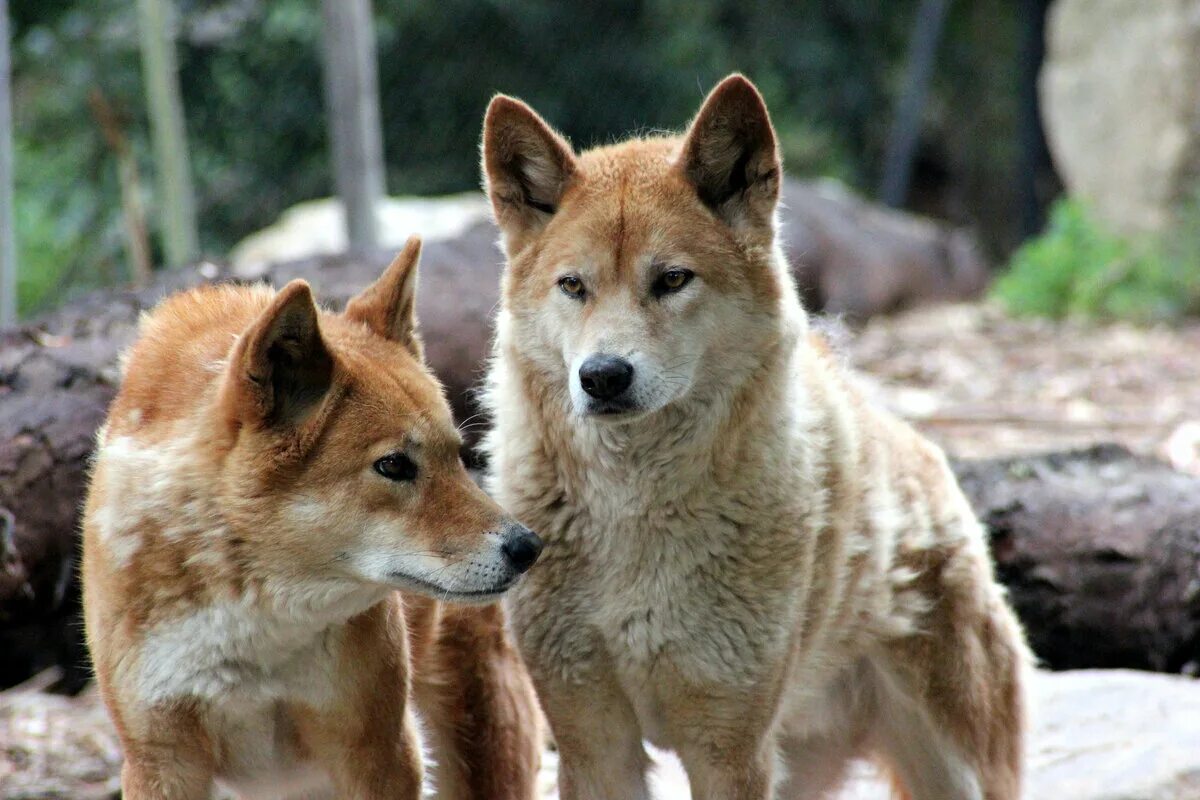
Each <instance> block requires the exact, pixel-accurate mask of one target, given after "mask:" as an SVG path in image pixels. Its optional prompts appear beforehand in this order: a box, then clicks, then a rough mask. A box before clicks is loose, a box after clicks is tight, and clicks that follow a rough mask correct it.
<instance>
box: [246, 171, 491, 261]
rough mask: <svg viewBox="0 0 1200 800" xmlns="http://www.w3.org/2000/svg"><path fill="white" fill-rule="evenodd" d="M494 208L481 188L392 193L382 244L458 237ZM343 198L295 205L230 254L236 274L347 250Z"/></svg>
mask: <svg viewBox="0 0 1200 800" xmlns="http://www.w3.org/2000/svg"><path fill="white" fill-rule="evenodd" d="M490 216H491V208H490V207H489V206H488V203H487V200H486V198H484V196H483V195H482V194H480V193H478V192H465V193H463V194H456V195H447V196H445V197H388V198H384V200H383V202H382V203H381V204H380V209H379V232H380V241H379V245H380V247H384V248H391V249H396V250H398V249H400V248H401V247H402V246H403V245H404V242H405V241H406V240H407V239H408V237H409V236H411V235H412V234H414V233H417V234H420V235H421V238H422V239H424V240H425V241H426V242H440V241H444V240H446V239H454V238H456V237H457V236H459V235H460V234H462V232H463V231H465V230H466V229H467V228H469V227H471V226H472V225H474V224H476V223H478V222H481V221H483V220H486V219H489V218H490ZM344 220H345V212H344V211H343V209H342V204H341V200H339V199H337V198H331V197H326V198H323V199H320V200H309V201H308V202H306V203H300V204H299V205H295V206H292V207H291V208H289V209H288V210H287V211H284V212H283V214H282V215H280V217H279V220H278V221H277V222H276V223H275V224H274V225H272V226H270V227H269V228H264V229H263V230H261V231H258V232H257V233H253V234H251V235H249V236H247V237H246V238H245V239H243V240H242V241H240V242H238V243H237V244H236V245H235V246H234V248H233V250H232V251H230V253H229V262H230V266H231V268H232V271H233V274H234V275H236V276H237V277H239V278H258V277H261V276H262V275H263V274H264V273H266V271H267V269H268V268H269V267H270V266H271V265H273V264H279V263H281V262H284V261H296V260H298V259H303V258H312V257H313V256H322V255H334V254H337V253H342V252H345V250H346V228H345V221H344Z"/></svg>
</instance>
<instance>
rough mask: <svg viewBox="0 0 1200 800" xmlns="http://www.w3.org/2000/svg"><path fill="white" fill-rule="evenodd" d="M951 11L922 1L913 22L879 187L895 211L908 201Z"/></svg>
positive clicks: (944, 0)
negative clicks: (924, 116)
mask: <svg viewBox="0 0 1200 800" xmlns="http://www.w3.org/2000/svg"><path fill="white" fill-rule="evenodd" d="M949 9H950V0H921V5H920V7H919V8H918V9H917V18H916V21H915V22H914V23H913V32H912V39H911V41H910V42H909V46H908V58H907V66H906V67H905V70H904V71H905V87H904V91H903V92H902V93H901V95H900V102H899V103H898V104H897V105H896V115H895V118H894V119H893V121H892V130H891V133H889V134H888V140H887V148H886V150H885V152H884V155H883V180H882V181H881V182H880V187H879V199H880V200H882V201H883V202H884V203H886V204H887V205H889V206H892V207H894V208H899V207H900V206H902V205H904V201H905V200H907V199H908V188H909V184H910V183H911V181H912V170H913V160H914V159H915V158H916V153H917V143H918V139H919V137H920V135H921V112H922V111H923V110H924V109H925V99H926V98H927V97H928V96H929V83H930V81H931V79H932V78H933V66H934V63H935V59H936V57H937V50H938V44H939V43H940V42H941V40H942V31H943V30H944V29H945V24H946V12H947V11H948V10H949Z"/></svg>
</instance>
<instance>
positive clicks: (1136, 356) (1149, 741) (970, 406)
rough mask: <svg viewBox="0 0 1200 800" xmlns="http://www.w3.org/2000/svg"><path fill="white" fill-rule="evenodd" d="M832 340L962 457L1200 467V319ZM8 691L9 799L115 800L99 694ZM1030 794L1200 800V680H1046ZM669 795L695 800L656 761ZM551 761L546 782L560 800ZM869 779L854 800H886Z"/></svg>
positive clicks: (971, 315)
mask: <svg viewBox="0 0 1200 800" xmlns="http://www.w3.org/2000/svg"><path fill="white" fill-rule="evenodd" d="M830 335H831V337H832V338H834V339H835V340H836V342H837V343H838V346H839V347H840V349H841V350H842V352H843V353H844V354H845V358H846V360H847V361H848V363H850V364H852V365H853V366H855V367H856V368H858V369H859V370H861V371H862V373H863V374H864V380H866V381H867V382H868V383H869V384H870V385H871V386H872V387H873V390H874V391H875V392H876V393H877V394H878V395H879V398H880V399H881V400H882V401H883V402H885V403H887V404H888V405H890V406H891V407H892V408H894V409H895V410H897V411H898V412H899V413H901V414H902V415H904V416H905V417H907V418H909V419H911V420H913V421H914V422H915V423H916V424H917V425H918V426H919V427H920V428H922V429H923V430H924V431H926V432H927V433H928V434H929V435H930V436H932V437H933V438H934V439H936V440H937V441H939V442H940V443H941V444H942V445H943V446H945V447H946V448H947V450H948V451H950V452H951V453H952V454H955V455H959V456H964V457H977V456H998V455H1005V454H1017V453H1028V452H1036V451H1041V450H1050V449H1063V448H1067V447H1073V446H1082V445H1088V444H1094V443H1097V442H1118V443H1122V444H1125V445H1126V446H1128V447H1129V448H1130V449H1132V450H1134V451H1135V452H1138V453H1141V454H1145V455H1155V456H1158V457H1161V458H1164V459H1166V460H1168V461H1170V462H1171V463H1172V464H1174V465H1175V466H1176V467H1177V468H1179V469H1183V470H1185V471H1190V472H1193V473H1196V474H1200V432H1198V431H1200V367H1198V366H1197V365H1198V363H1200V361H1198V360H1197V359H1198V354H1200V325H1195V324H1194V325H1190V326H1186V327H1183V328H1179V329H1165V328H1164V329H1149V330H1146V329H1136V328H1132V327H1127V326H1120V325H1117V326H1086V325H1081V324H1075V323H1063V324H1056V323H1047V322H1037V321H1020V320H1013V319H1011V318H1009V317H1007V316H1005V315H1003V314H1002V313H1000V312H999V311H997V310H996V309H994V308H991V307H989V306H986V305H979V304H972V305H951V306H944V307H939V308H932V309H924V310H918V311H912V312H907V313H904V314H901V315H897V316H893V317H886V318H877V319H876V320H874V321H872V322H870V323H869V324H868V325H867V326H866V327H865V328H863V329H861V330H858V331H848V330H845V329H840V330H839V329H838V328H837V326H836V325H834V326H833V328H832V332H831V334H830ZM46 682H47V681H45V680H43V681H42V682H40V683H35V684H34V685H32V686H27V687H26V688H24V689H16V690H10V691H9V692H6V693H3V694H0V798H5V799H7V800H17V799H18V798H21V799H23V800H31V799H32V798H107V797H111V796H112V795H113V792H114V790H115V787H116V775H117V772H118V768H119V759H120V755H119V751H118V748H117V746H116V742H115V739H114V737H113V734H112V731H111V728H110V727H109V724H108V722H107V720H106V718H105V716H104V714H103V712H102V709H101V708H100V707H99V704H98V701H97V698H96V695H95V693H94V691H88V692H85V693H84V694H83V695H81V696H80V697H78V698H74V699H68V698H63V697H59V696H55V695H49V694H46V693H44V692H42V691H40V688H41V686H42V684H44V683H46ZM1033 690H1034V691H1033V696H1034V703H1035V706H1036V708H1037V714H1036V716H1037V720H1036V724H1035V728H1034V735H1033V737H1032V740H1031V743H1030V748H1029V773H1030V778H1029V786H1028V791H1027V793H1026V797H1027V798H1029V800H1041V799H1042V798H1047V800H1049V799H1050V798H1055V799H1056V800H1057V799H1058V798H1071V800H1168V799H1170V800H1185V799H1187V798H1200V683H1198V682H1196V681H1194V680H1191V679H1188V678H1183V677H1173V676H1164V675H1153V674H1149V673H1132V672H1119V671H1078V672H1065V673H1056V674H1049V673H1045V674H1040V675H1039V676H1038V678H1037V680H1036V681H1035V683H1034V687H1033ZM659 760H660V762H661V764H662V767H661V769H659V770H658V775H657V780H658V785H659V787H660V792H659V795H658V796H659V797H661V798H664V799H666V800H676V798H679V799H680V800H682V799H683V798H686V797H687V794H686V791H687V790H686V783H685V782H683V778H682V775H681V773H680V771H679V769H678V765H677V764H676V763H675V762H674V761H673V760H672V759H670V758H669V757H666V756H662V757H660V758H659ZM554 766H555V759H554V754H553V753H549V754H548V755H547V763H546V774H545V776H544V778H545V783H546V786H547V792H548V796H553V793H552V788H551V787H552V785H553V773H554ZM883 796H884V794H883V791H882V784H880V783H879V781H878V780H877V779H876V778H874V777H873V776H872V775H871V774H870V772H869V770H866V769H865V768H864V770H863V771H862V774H861V775H860V776H859V777H858V778H857V779H856V781H855V783H854V786H853V787H851V788H849V789H848V790H847V792H846V793H845V795H844V797H845V798H847V800H849V798H853V799H854V800H868V799H870V800H874V798H881V797H883Z"/></svg>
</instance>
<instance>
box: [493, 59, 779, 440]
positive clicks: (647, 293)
mask: <svg viewBox="0 0 1200 800" xmlns="http://www.w3.org/2000/svg"><path fill="white" fill-rule="evenodd" d="M483 172H484V180H485V183H486V186H487V190H488V194H489V196H490V197H491V201H492V206H493V208H494V211H495V215H496V220H497V222H498V224H499V225H500V229H501V231H502V234H503V241H504V246H505V249H506V250H507V254H508V258H509V263H508V269H507V271H506V273H505V278H504V289H503V296H504V309H503V313H502V318H501V325H502V326H503V327H504V331H505V336H507V337H509V340H510V341H511V342H512V343H513V346H514V348H515V350H516V351H517V352H518V354H519V357H520V358H521V359H522V360H523V362H524V363H525V364H526V365H527V366H528V367H529V368H532V369H534V370H536V371H538V372H539V373H541V374H542V375H543V376H544V378H545V379H546V380H547V382H548V383H549V384H550V385H551V386H557V387H559V388H560V389H562V391H563V393H564V394H568V395H569V397H570V404H571V406H572V407H573V409H574V410H575V412H576V413H577V414H578V415H580V416H582V417H588V418H604V419H613V420H618V419H619V420H630V419H635V418H638V417H642V416H645V415H648V414H651V413H653V412H655V411H657V410H659V409H661V408H663V407H664V406H667V405H668V404H671V403H673V402H676V401H680V400H681V399H683V398H687V397H692V398H695V399H696V400H698V401H701V402H703V401H704V400H705V399H707V398H711V397H713V396H714V393H715V392H716V393H719V392H730V391H731V390H733V389H735V388H736V386H733V385H730V382H731V381H736V380H738V374H739V371H742V372H743V373H746V372H748V371H749V370H751V369H752V368H753V364H754V363H757V362H758V360H759V357H758V356H757V355H756V354H757V353H758V352H759V351H760V350H761V348H762V347H763V346H764V345H765V344H766V343H767V342H768V341H770V338H771V337H772V336H773V335H774V333H775V331H776V330H777V328H778V325H777V315H778V311H777V309H778V308H779V305H780V304H779V299H780V297H781V296H782V293H783V292H785V291H786V288H787V287H788V285H789V283H788V280H789V279H788V278H787V277H786V275H785V274H784V270H783V266H782V263H783V262H782V259H781V258H780V257H779V256H777V250H776V246H775V207H776V204H777V202H778V198H779V188H780V161H779V154H778V151H777V147H776V141H775V133H774V131H773V129H772V127H771V121H770V119H769V117H768V115H767V109H766V106H765V105H764V104H763V100H762V97H760V96H759V93H758V91H757V90H756V89H755V88H754V86H753V85H752V84H751V83H750V82H749V81H748V80H746V79H745V78H743V77H742V76H740V75H733V76H730V77H729V78H726V79H725V80H724V81H723V82H722V83H721V84H720V85H718V86H717V87H716V88H715V89H714V90H713V91H712V93H711V94H710V95H709V96H708V98H707V99H706V100H705V102H704V105H703V107H702V108H701V109H700V112H699V114H698V115H697V116H696V119H695V120H694V121H693V122H692V124H691V126H690V128H689V130H688V131H687V133H686V135H684V136H683V137H682V138H667V137H661V138H649V139H634V140H631V141H627V142H624V143H622V144H618V145H614V146H611V147H603V148H598V149H596V150H592V151H589V152H586V153H583V154H582V155H576V154H575V153H574V151H573V150H572V149H571V146H570V145H569V144H568V143H567V142H566V141H565V140H564V139H563V138H562V137H561V136H559V135H558V134H557V133H555V132H554V131H553V130H552V129H551V128H550V127H549V126H548V125H547V124H546V123H545V122H544V121H543V120H542V119H541V118H540V117H539V116H538V115H537V114H536V113H535V112H534V111H533V110H532V109H530V108H529V107H528V106H526V105H525V104H524V103H522V102H520V101H519V100H515V99H512V98H509V97H505V96H497V97H496V98H494V99H493V100H492V102H491V105H490V106H489V107H488V111H487V117H486V119H485V121H484V132H483Z"/></svg>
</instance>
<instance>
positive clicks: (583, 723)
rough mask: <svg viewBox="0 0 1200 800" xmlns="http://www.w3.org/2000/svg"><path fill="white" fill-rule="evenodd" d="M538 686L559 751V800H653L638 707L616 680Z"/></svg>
mask: <svg viewBox="0 0 1200 800" xmlns="http://www.w3.org/2000/svg"><path fill="white" fill-rule="evenodd" d="M534 683H535V684H536V685H537V689H538V694H539V696H540V697H541V699H542V703H543V706H544V707H545V709H546V716H547V717H548V719H549V721H550V728H551V730H552V731H553V733H554V740H555V742H556V743H557V745H558V754H559V766H558V791H559V797H560V800H649V798H650V792H649V789H648V787H647V783H646V770H647V769H648V768H649V766H650V759H649V757H648V756H647V755H646V750H645V748H644V747H643V746H642V735H641V730H640V728H639V726H638V723H637V718H636V717H635V716H634V712H633V707H632V706H630V704H629V700H628V699H627V698H626V697H625V695H624V693H622V692H621V690H620V688H619V687H617V685H616V682H615V681H613V680H612V679H611V676H607V675H605V676H602V677H601V678H600V679H599V680H597V681H595V682H587V683H583V684H573V683H572V684H568V683H565V682H561V681H558V680H550V681H547V680H538V679H537V678H535V679H534Z"/></svg>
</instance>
